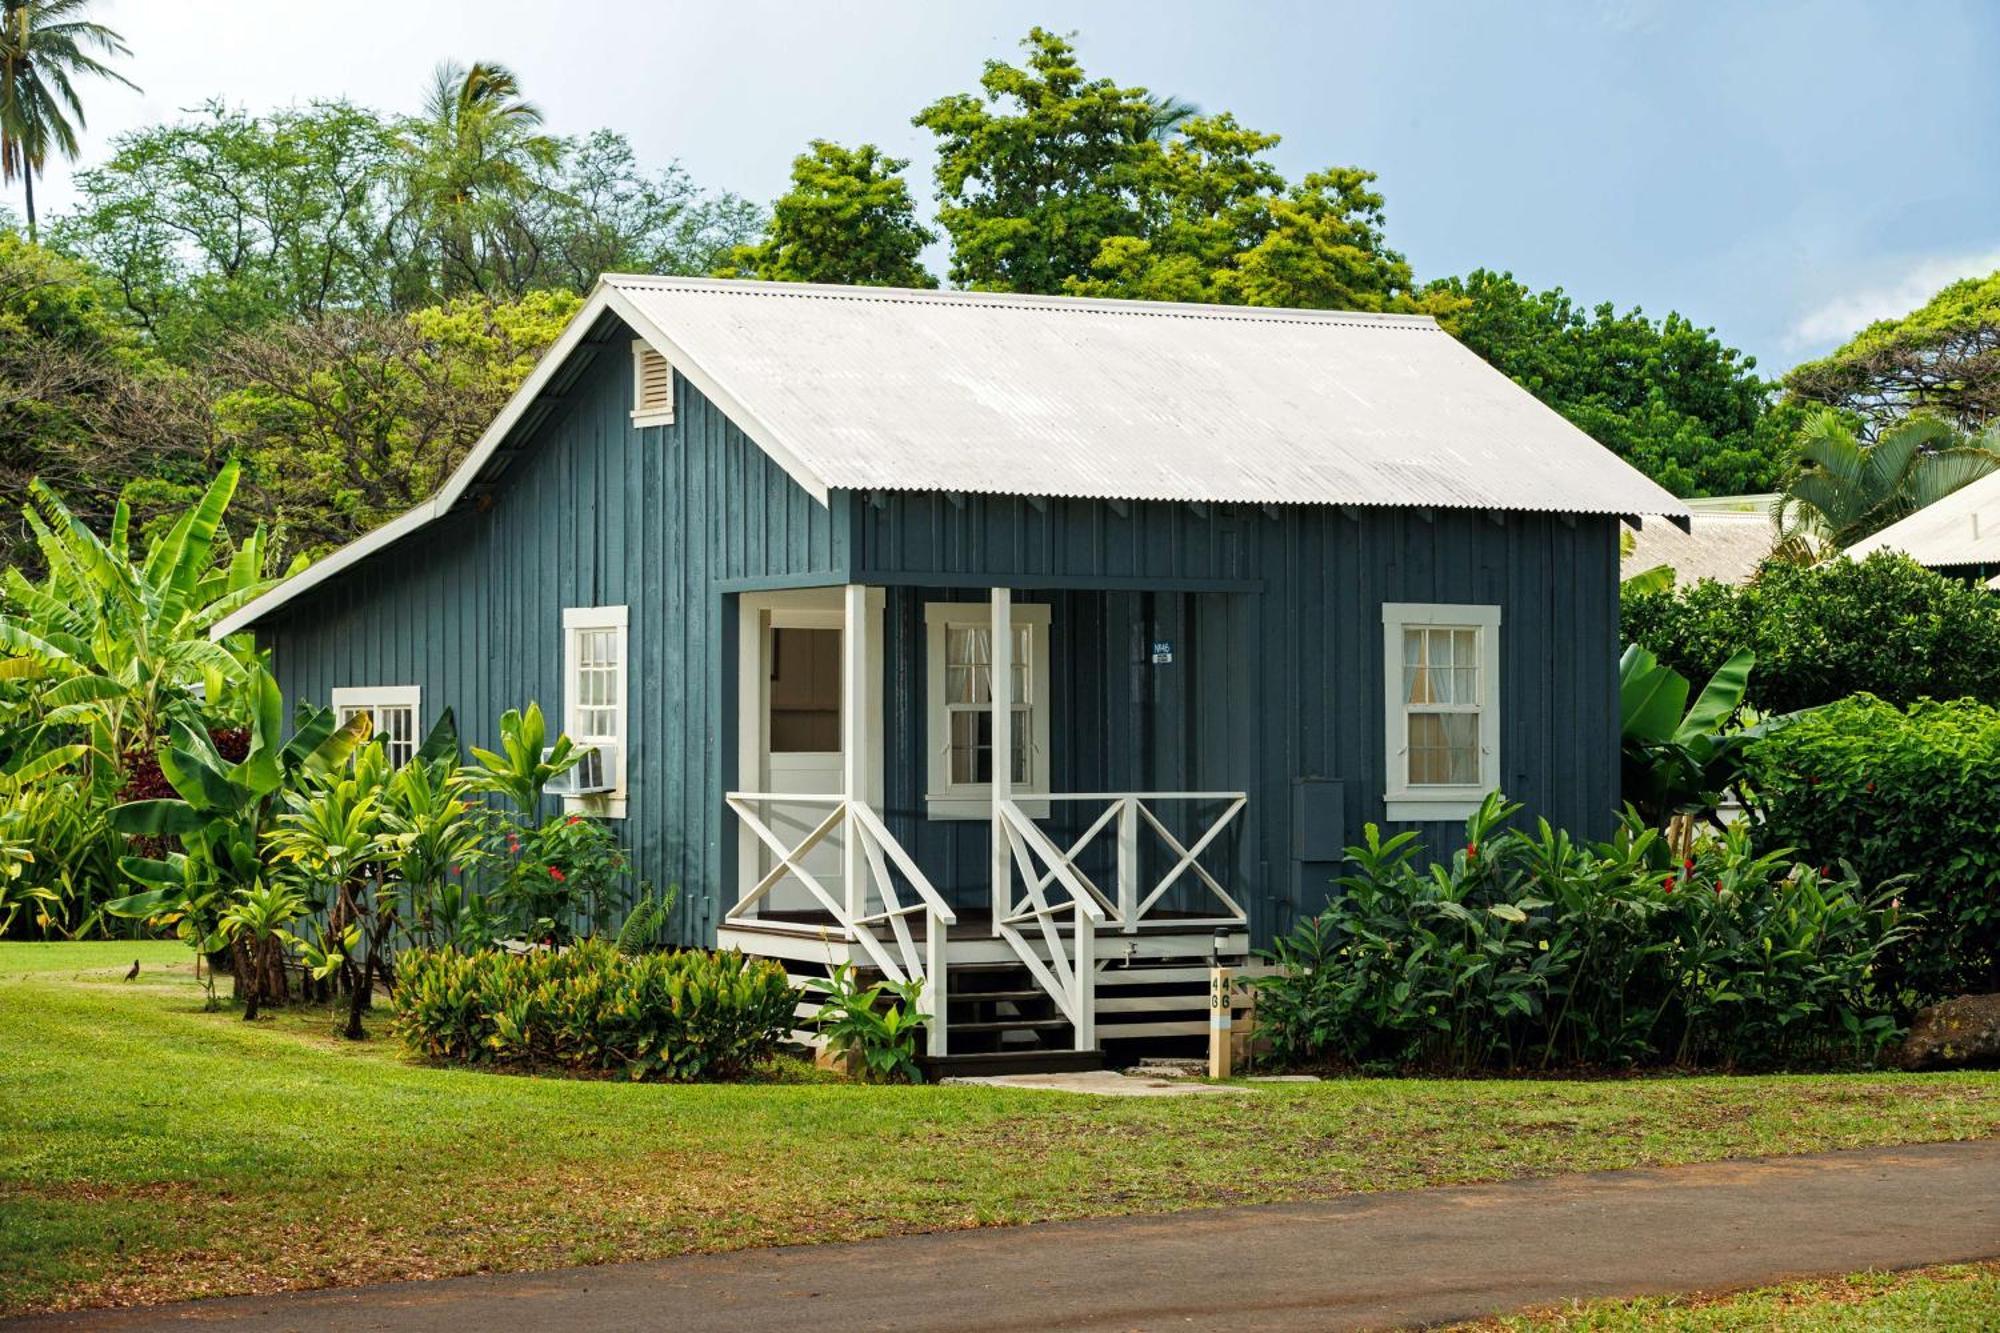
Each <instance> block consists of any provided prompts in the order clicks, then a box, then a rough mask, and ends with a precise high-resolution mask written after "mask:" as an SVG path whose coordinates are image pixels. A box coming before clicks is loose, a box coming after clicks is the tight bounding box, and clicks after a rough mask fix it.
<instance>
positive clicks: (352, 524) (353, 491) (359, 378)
mask: <svg viewBox="0 0 2000 1333" xmlns="http://www.w3.org/2000/svg"><path fill="white" fill-rule="evenodd" d="M581 304H582V302H581V300H580V299H579V298H578V297H576V296H575V295H573V294H572V293H570V292H567V291H544V292H534V293H531V294H529V295H527V296H524V297H522V298H521V299H519V300H516V301H503V302H496V301H491V300H488V299H486V298H483V297H477V296H473V297H461V298H458V299H456V300H453V301H451V302H449V303H447V304H444V305H439V306H429V307H425V308H423V309H420V310H416V311H413V312H411V313H410V314H408V315H396V314H386V313H379V312H371V311H368V310H338V311H334V312H330V313H327V314H322V315H316V316H313V317H311V318H307V319H302V320H296V321H280V322H273V323H267V324H264V325H261V326H259V327H256V328H253V329H250V330H248V331H245V332H241V333H237V334H233V335H229V336H225V337H223V338H221V339H220V341H219V344H218V347H217V350H216V352H215V354H214V369H215V372H216V373H217V374H218V375H219V376H221V377H222V378H223V379H224V380H225V381H226V382H227V383H229V384H230V385H231V386H233V387H231V388H230V389H229V391H227V392H225V393H223V394H222V395H220V396H219V397H218V398H217V400H216V403H215V425H216V430H217V432H218V434H219V435H220V436H221V438H222V439H223V440H224V441H225V442H226V443H227V444H228V445H229V447H230V448H231V449H233V450H234V452H235V453H236V455H237V456H239V457H241V458H242V459H243V460H244V461H245V463H246V465H247V467H248V472H249V480H250V487H251V497H250V498H251V500H252V502H253V504H254V505H255V506H256V508H257V511H258V513H259V514H260V515H262V516H263V517H264V518H265V519H266V520H267V521H269V522H270V523H272V524H273V525H274V526H275V527H276V528H277V529H278V530H281V531H282V532H284V534H285V536H286V539H287V541H288V542H289V543H290V544H291V546H292V547H293V548H294V549H304V550H307V551H316V550H321V549H324V548H326V547H329V546H335V545H339V544H340V543H343V542H346V541H349V540H351V539H353V538H355V537H358V536H360V535H361V534H362V533H364V532H367V531H369V530H370V529H372V528H374V527H376V526H378V525H379V524H381V523H384V522H386V521H388V520H389V519H391V518H394V517H396V516H397V515H399V514H401V513H403V512H404V511H406V510H408V509H410V508H412V507H414V506H415V505H416V504H418V503H419V502H420V501H422V500H425V499H427V498H428V497H429V496H430V495H432V494H433V493H435V492H436V491H437V489H438V488H439V487H440V486H442V485H443V484H444V481H445V479H446V478H447V477H448V476H449V475H450V474H451V472H452V470H453V469H454V468H456V467H457V466H458V464H459V463H461V462H462V461H464V459H465V456H466V454H468V453H469V452H471V449H472V446H473V445H474V444H475V443H476V442H477V441H478V439H479V437H480V435H481V434H482V433H484V431H485V430H486V427H487V426H488V425H489V424H491V422H492V420H493V418H494V417H495V416H496V415H497V414H498V413H499V411H500V409H501V407H503V406H504V405H505V404H506V401H507V399H508V398H509V397H510V396H511V395H512V394H513V392H514V390H515V389H517V388H519V387H520V384H521V381H522V380H523V379H525V378H527V375H528V372H529V371H530V370H531V369H533V368H534V364H535V362H536V360H537V359H538V358H539V357H540V356H541V354H542V353H543V351H545V350H546V349H547V348H548V346H549V344H551V343H553V342H554V341H555V340H556V337H557V336H558V335H559V334H560V333H561V332H562V330H563V326H564V325H566V324H567V323H568V322H569V318H570V316H572V315H574V314H575V313H576V311H577V308H578V307H579V306H580V305H581Z"/></svg>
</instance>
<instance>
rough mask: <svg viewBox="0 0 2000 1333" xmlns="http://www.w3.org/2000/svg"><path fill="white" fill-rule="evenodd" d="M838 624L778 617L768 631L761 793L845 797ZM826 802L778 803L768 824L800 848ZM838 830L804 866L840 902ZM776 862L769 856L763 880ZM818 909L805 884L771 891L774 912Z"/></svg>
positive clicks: (815, 616) (801, 615) (802, 616)
mask: <svg viewBox="0 0 2000 1333" xmlns="http://www.w3.org/2000/svg"><path fill="white" fill-rule="evenodd" d="M841 633H842V631H841V628H840V625H839V619H838V617H834V620H833V623H832V624H827V623H825V616H824V614H823V613H812V612H796V611H795V612H789V613H788V612H782V611H774V612H773V613H772V616H771V623H770V624H768V625H767V626H765V629H764V645H763V651H764V663H763V670H762V672H761V675H762V676H763V681H764V686H763V696H764V697H763V733H764V741H763V749H762V756H761V759H762V772H761V774H760V779H761V783H762V785H761V788H760V790H763V791H766V792H773V793H778V792H797V793H800V794H802V795H803V794H838V793H839V792H840V790H841V750H840V640H841ZM829 809H830V807H828V806H827V805H825V804H824V803H813V802H796V803H794V802H787V801H772V802H770V803H769V804H768V805H767V806H766V812H767V813H766V822H767V823H768V824H769V825H770V828H771V831H772V832H773V833H775V834H777V835H778V837H779V838H780V839H781V840H783V842H784V844H785V845H786V846H787V847H796V846H797V845H798V844H799V843H800V842H802V841H803V840H804V839H805V837H806V835H808V834H809V833H811V832H812V831H813V829H814V828H816V827H818V825H819V823H820V821H821V820H823V819H825V818H826V816H827V813H828V811H829ZM843 833H844V830H842V829H838V828H836V829H835V830H834V831H833V832H832V833H831V834H829V835H828V836H827V837H825V838H823V839H821V840H820V841H819V843H818V844H816V845H815V846H814V847H813V848H812V850H811V851H809V852H808V853H806V855H805V857H804V858H803V864H804V866H805V868H806V870H807V871H808V872H809V873H810V874H811V875H812V876H813V878H814V879H816V880H818V881H819V883H820V886H821V887H822V888H824V889H825V890H826V892H827V894H828V896H829V897H831V898H833V899H834V900H835V901H836V902H838V901H840V899H841V894H842V888H841V847H842V838H843ZM773 864H775V858H774V857H773V856H772V854H771V852H770V850H769V849H768V848H766V849H764V854H763V857H762V861H761V866H760V869H759V871H758V874H759V875H760V876H761V875H763V874H764V873H766V872H768V871H769V870H770V868H771V866H772V865H773ZM815 903H816V900H815V899H814V898H813V897H812V895H811V893H810V892H809V891H808V890H807V889H806V887H805V885H804V884H802V883H800V882H798V881H797V880H790V881H788V882H786V883H784V884H781V885H779V886H778V887H777V888H776V889H774V890H773V891H772V895H771V905H772V908H773V910H776V911H785V910H792V909H798V908H805V907H808V906H810V905H813V904H815Z"/></svg>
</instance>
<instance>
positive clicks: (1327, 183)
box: [914, 28, 1410, 310]
mask: <svg viewBox="0 0 2000 1333" xmlns="http://www.w3.org/2000/svg"><path fill="white" fill-rule="evenodd" d="M1021 44H1022V46H1023V47H1025V48H1026V49H1027V51H1028V59H1027V63H1026V67H1025V68H1017V67H1015V66H1012V65H1008V64H1006V63H1004V62H1002V61H997V60H995V61H988V62H987V64H986V70H985V73H984V74H983V75H982V76H981V78H980V87H981V90H982V92H983V94H984V96H981V95H979V94H974V93H959V94H954V95H952V96H949V97H944V98H940V99H939V100H938V101H936V102H934V103H932V104H931V105H930V106H928V107H926V108H925V109H924V110H923V111H921V112H919V113H918V115H917V116H916V118H915V122H914V123H915V124H917V125H919V126H921V127H922V128H924V129H928V130H930V131H931V133H932V134H934V135H935V136H936V137H937V142H938V164H937V188H938V196H937V197H938V201H939V205H940V206H939V209H938V222H939V224H940V225H941V226H943V228H944V229H945V231H946V233H947V234H948V235H949V236H950V238H951V243H952V256H951V280H952V281H953V282H954V283H955V284H957V285H960V286H965V287H973V288H977V289H980V290H984V291H1010V292H1042V293H1065V292H1066V293H1072V294H1081V295H1103V296H1121V297H1135V298H1141V299H1148V300H1181V301H1215V302H1221V303H1224V304H1234V305H1265V306H1310V307H1322V308H1339V309H1357V310H1380V309H1383V308H1384V307H1385V306H1386V305H1387V304H1389V303H1390V302H1391V301H1392V300H1394V299H1395V298H1396V297H1397V296H1398V295H1400V294H1401V293H1403V292H1405V291H1407V289H1408V288H1409V286H1410V270H1409V266H1408V265H1407V264H1406V263H1404V262H1403V258H1402V256H1401V255H1399V254H1397V253H1396V252H1394V251H1393V250H1390V249H1389V248H1388V246H1387V244H1386V242H1385V240H1384V238H1383V233H1382V209H1383V200H1382V197H1381V196H1380V195H1379V194H1376V193H1375V192H1374V191H1373V190H1372V189H1370V188H1369V187H1370V186H1371V184H1372V183H1373V181H1374V179H1375V178H1374V176H1373V175H1371V174H1370V173H1368V172H1365V171H1361V170H1358V169H1356V168H1352V167H1335V168H1330V169H1328V170H1326V171H1320V172H1314V173H1310V174H1308V175H1307V176H1305V177H1304V178H1303V179H1301V180H1300V181H1299V182H1298V183H1297V184H1296V185H1287V184H1286V182H1285V179H1284V177H1283V176H1282V175H1280V174H1279V173H1278V171H1277V170H1276V169H1275V168H1274V167H1273V166H1272V165H1271V164H1270V162H1269V160H1268V158H1267V157H1266V154H1267V153H1268V152H1269V151H1270V149H1271V148H1273V147H1275V146H1276V144H1277V143H1278V137H1277V136H1276V135H1273V134H1262V133H1259V132H1257V131H1254V130H1250V129H1246V128H1244V127H1243V126H1241V125H1239V124H1238V123H1237V122H1236V120H1235V118H1234V117H1232V116H1229V115H1226V114H1225V115H1220V116H1212V117H1194V116H1191V115H1190V111H1191V109H1190V108H1189V107H1187V106H1186V105H1185V104H1184V103H1178V102H1175V101H1173V100H1172V99H1161V98H1158V97H1155V96H1152V95H1151V94H1149V93H1148V92H1147V91H1146V90H1145V89H1144V88H1139V87H1121V86H1119V85H1118V84H1116V83H1114V82H1113V81H1111V80H1109V79H1091V78H1088V77H1087V76H1086V75H1085V74H1084V71H1083V68H1082V66H1081V64H1080V63H1078V61H1077V58H1076V51H1075V48H1074V47H1072V46H1071V45H1070V43H1069V42H1068V41H1067V40H1066V39H1064V38H1063V37H1061V36H1058V35H1057V34H1055V33H1052V32H1049V31H1047V30H1045V29H1042V28H1035V29H1033V30H1031V31H1030V32H1029V34H1028V36H1027V38H1026V39H1025V40H1024V41H1023V42H1022V43H1021ZM996 104H997V109H996Z"/></svg>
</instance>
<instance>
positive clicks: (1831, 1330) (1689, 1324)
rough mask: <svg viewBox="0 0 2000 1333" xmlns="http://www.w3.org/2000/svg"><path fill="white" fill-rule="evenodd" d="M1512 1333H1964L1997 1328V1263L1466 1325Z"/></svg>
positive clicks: (1595, 1306) (1605, 1304)
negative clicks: (1794, 1332) (1763, 1332)
mask: <svg viewBox="0 0 2000 1333" xmlns="http://www.w3.org/2000/svg"><path fill="white" fill-rule="evenodd" d="M1471 1327H1475V1328H1481V1329H1506V1330H1518V1331H1519V1333H1528V1330H1534V1331H1535V1333H1641V1331H1642V1330H1643V1333H1725V1331H1727V1333H1739V1331H1740V1333H1747V1331H1748V1330H1751V1329H1778V1328H1782V1329H1807V1330H1812V1331H1813V1333H1970V1331H1971V1330H1979V1329H1989V1330H1990V1329H2000V1264H1964V1265H1956V1266H1953V1267H1948V1268H1929V1269H1920V1270H1918V1271H1916V1272H1913V1273H1856V1274H1853V1275H1851V1276H1848V1277H1840V1278H1826V1279H1821V1280H1818V1281H1812V1282H1793V1283H1788V1284H1786V1285H1784V1286H1781V1287H1767V1288H1764V1289H1762V1290H1759V1291H1747V1292H1742V1293H1740V1294H1736V1295H1729V1296H1720V1297H1706V1296H1695V1297H1673V1298H1670V1299H1659V1298H1653V1299H1648V1300H1637V1301H1599V1302H1592V1303H1588V1304H1584V1305H1580V1306H1578V1307H1576V1308H1575V1309H1571V1310H1564V1311H1559V1312H1558V1311H1544V1312H1541V1313H1538V1314H1533V1315H1525V1316H1522V1317H1520V1318H1517V1319H1501V1320H1495V1321H1492V1322H1490V1323H1486V1324H1479V1325H1473V1326H1471Z"/></svg>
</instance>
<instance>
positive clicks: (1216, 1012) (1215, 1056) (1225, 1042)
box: [1208, 967, 1236, 1078]
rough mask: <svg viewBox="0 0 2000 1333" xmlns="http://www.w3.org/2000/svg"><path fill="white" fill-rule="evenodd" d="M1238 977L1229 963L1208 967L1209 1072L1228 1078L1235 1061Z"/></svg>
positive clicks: (1213, 1076)
mask: <svg viewBox="0 0 2000 1333" xmlns="http://www.w3.org/2000/svg"><path fill="white" fill-rule="evenodd" d="M1235 989H1236V983H1235V979H1234V977H1233V976H1232V974H1231V972H1230V969H1229V968H1226V967H1211V968H1210V969H1208V1076H1209V1077H1210V1078H1228V1077H1229V1074H1230V1070H1231V1068H1232V1066H1233V1065H1234V1063H1235V1056H1236V1049H1235V1046H1236V1043H1235V1040H1234V1038H1235V1031H1234V1029H1235V1015H1234V1014H1233V1012H1232V1006H1233V1005H1234V1003H1235V998H1234V994H1233V992H1234V991H1235Z"/></svg>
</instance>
